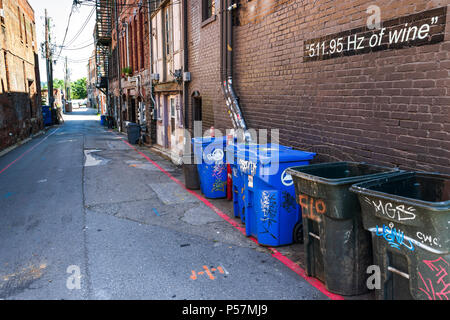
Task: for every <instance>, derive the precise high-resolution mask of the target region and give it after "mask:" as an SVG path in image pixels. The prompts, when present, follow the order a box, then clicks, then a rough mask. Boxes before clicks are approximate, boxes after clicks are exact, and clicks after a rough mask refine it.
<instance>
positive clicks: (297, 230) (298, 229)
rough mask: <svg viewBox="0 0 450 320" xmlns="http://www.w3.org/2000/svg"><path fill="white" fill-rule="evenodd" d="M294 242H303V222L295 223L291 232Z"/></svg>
mask: <svg viewBox="0 0 450 320" xmlns="http://www.w3.org/2000/svg"><path fill="white" fill-rule="evenodd" d="M293 238H294V239H293V240H294V243H303V224H301V223H297V224H296V225H295V227H294V233H293Z"/></svg>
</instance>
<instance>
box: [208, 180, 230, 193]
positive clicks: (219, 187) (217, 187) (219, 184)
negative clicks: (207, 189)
mask: <svg viewBox="0 0 450 320" xmlns="http://www.w3.org/2000/svg"><path fill="white" fill-rule="evenodd" d="M226 185H227V182H226V181H215V182H214V183H213V186H212V189H211V191H212V192H216V191H221V192H224V191H225V187H226Z"/></svg>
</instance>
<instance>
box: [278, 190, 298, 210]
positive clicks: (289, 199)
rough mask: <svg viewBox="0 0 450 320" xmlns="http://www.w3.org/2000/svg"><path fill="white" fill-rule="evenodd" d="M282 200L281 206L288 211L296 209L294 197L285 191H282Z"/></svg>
mask: <svg viewBox="0 0 450 320" xmlns="http://www.w3.org/2000/svg"><path fill="white" fill-rule="evenodd" d="M282 197H283V202H282V203H281V206H282V207H283V208H284V209H285V210H286V211H288V212H292V211H293V210H295V209H296V207H297V203H296V202H295V198H294V197H293V196H292V195H291V194H290V193H289V192H287V191H283V195H282Z"/></svg>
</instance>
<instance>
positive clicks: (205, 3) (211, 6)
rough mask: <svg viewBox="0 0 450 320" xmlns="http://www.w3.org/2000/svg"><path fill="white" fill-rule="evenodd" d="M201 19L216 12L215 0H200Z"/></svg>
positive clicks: (209, 16) (207, 17)
mask: <svg viewBox="0 0 450 320" xmlns="http://www.w3.org/2000/svg"><path fill="white" fill-rule="evenodd" d="M202 11H203V13H202V15H203V21H205V20H208V19H209V18H211V17H212V16H214V15H215V14H216V1H215V0H202Z"/></svg>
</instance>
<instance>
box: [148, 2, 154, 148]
mask: <svg viewBox="0 0 450 320" xmlns="http://www.w3.org/2000/svg"><path fill="white" fill-rule="evenodd" d="M151 2H152V1H151V0H148V2H147V3H148V38H149V39H148V45H149V59H150V68H149V71H150V77H149V79H150V100H151V105H150V108H149V110H152V111H153V116H152V117H151V116H150V114H149V117H148V118H147V121H150V125H149V126H148V128H149V129H148V130H149V135H150V140H153V138H155V137H152V136H151V135H152V126H151V124H152V120H153V118H154V116H155V112H156V110H155V109H156V101H155V99H154V98H153V79H152V75H153V26H152V10H151ZM152 107H153V108H152Z"/></svg>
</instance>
